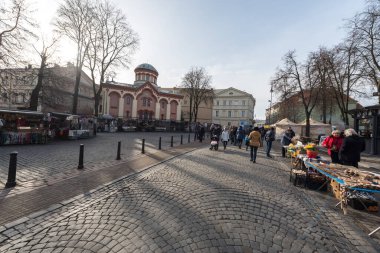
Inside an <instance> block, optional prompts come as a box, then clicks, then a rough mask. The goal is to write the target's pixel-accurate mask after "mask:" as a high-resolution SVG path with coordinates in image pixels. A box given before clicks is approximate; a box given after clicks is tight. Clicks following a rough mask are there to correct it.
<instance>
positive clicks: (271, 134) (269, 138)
mask: <svg viewBox="0 0 380 253" xmlns="http://www.w3.org/2000/svg"><path fill="white" fill-rule="evenodd" d="M264 138H265V141H266V143H267V146H266V153H267V157H270V158H272V156H271V155H270V151H271V149H272V142H273V141H274V140H275V139H276V135H275V132H274V127H271V128H270V129H269V131H267V132H266V134H265V137H264Z"/></svg>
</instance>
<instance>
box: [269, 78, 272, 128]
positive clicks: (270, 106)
mask: <svg viewBox="0 0 380 253" xmlns="http://www.w3.org/2000/svg"><path fill="white" fill-rule="evenodd" d="M272 99H273V86H272V85H271V86H270V100H268V102H269V103H270V105H269V125H270V124H271V123H272V120H271V117H272Z"/></svg>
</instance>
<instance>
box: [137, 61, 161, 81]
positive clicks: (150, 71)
mask: <svg viewBox="0 0 380 253" xmlns="http://www.w3.org/2000/svg"><path fill="white" fill-rule="evenodd" d="M157 77H158V71H157V70H156V69H155V68H154V67H153V66H152V65H150V64H148V63H143V64H140V65H138V66H137V67H136V68H135V82H134V84H135V85H142V84H144V83H146V82H148V81H149V82H151V83H152V84H154V85H155V86H157Z"/></svg>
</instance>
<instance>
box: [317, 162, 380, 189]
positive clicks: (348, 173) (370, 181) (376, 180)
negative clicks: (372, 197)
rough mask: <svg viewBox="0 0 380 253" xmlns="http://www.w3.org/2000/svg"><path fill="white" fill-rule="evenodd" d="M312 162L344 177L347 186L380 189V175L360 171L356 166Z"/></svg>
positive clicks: (321, 168)
mask: <svg viewBox="0 0 380 253" xmlns="http://www.w3.org/2000/svg"><path fill="white" fill-rule="evenodd" d="M311 163H312V164H313V166H315V167H317V168H318V169H320V170H322V171H325V172H327V173H329V174H330V175H332V176H333V177H336V178H340V179H342V180H343V181H344V185H345V186H346V187H349V188H365V189H373V190H380V175H377V174H372V173H370V172H365V171H360V170H358V169H357V168H355V167H352V166H346V165H340V164H336V163H330V164H328V163H316V162H311Z"/></svg>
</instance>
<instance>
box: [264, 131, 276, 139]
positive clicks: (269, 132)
mask: <svg viewBox="0 0 380 253" xmlns="http://www.w3.org/2000/svg"><path fill="white" fill-rule="evenodd" d="M275 139H276V138H275V135H274V131H272V130H269V131H268V132H267V133H266V134H265V141H274V140H275Z"/></svg>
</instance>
